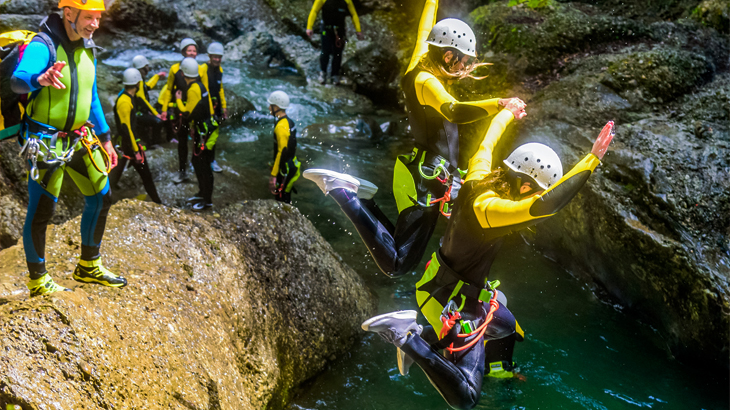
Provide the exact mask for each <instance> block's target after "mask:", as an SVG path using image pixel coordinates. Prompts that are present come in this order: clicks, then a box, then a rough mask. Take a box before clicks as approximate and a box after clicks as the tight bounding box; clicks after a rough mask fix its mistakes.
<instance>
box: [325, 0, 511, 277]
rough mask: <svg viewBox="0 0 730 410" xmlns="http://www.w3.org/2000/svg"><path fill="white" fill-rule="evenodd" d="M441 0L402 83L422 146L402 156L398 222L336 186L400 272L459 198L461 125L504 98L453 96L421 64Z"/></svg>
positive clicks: (379, 255)
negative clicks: (444, 210)
mask: <svg viewBox="0 0 730 410" xmlns="http://www.w3.org/2000/svg"><path fill="white" fill-rule="evenodd" d="M437 6H438V2H437V1H436V0H427V1H426V5H425V7H424V10H423V14H422V15H421V22H420V24H419V28H418V39H417V41H416V48H415V50H414V53H413V56H412V57H411V62H410V64H409V66H408V69H407V71H406V74H405V76H404V78H403V81H402V83H401V86H402V88H403V91H404V93H405V96H406V106H407V108H408V116H409V121H410V124H411V130H412V132H413V134H414V136H415V139H416V149H414V152H413V154H411V155H402V156H400V157H399V159H398V160H397V161H396V165H395V170H394V174H393V194H394V195H395V198H396V203H397V205H398V210H399V212H400V215H399V216H398V221H397V222H396V225H395V227H393V225H392V224H391V223H390V221H388V219H387V217H385V216H384V215H383V214H382V212H379V210H378V208H377V206H376V205H375V203H374V202H373V201H371V200H367V201H366V200H360V199H358V198H357V197H356V196H355V195H350V194H349V193H348V192H340V191H344V190H333V191H332V192H330V196H332V198H334V199H335V201H337V203H338V204H339V205H340V207H341V208H342V210H343V211H344V212H345V214H346V215H347V216H348V218H350V220H351V221H352V223H353V224H354V225H355V228H356V229H357V231H358V233H359V234H360V237H361V238H362V240H363V242H365V245H366V246H367V248H368V250H369V251H370V254H371V255H372V256H373V259H375V262H376V263H377V264H378V267H379V268H380V270H381V271H383V273H385V274H387V275H390V276H400V275H404V274H406V273H409V272H411V271H412V270H413V268H414V267H415V266H416V265H417V264H418V263H419V262H420V260H421V257H422V256H423V254H424V252H425V251H426V245H427V244H428V241H429V239H430V238H431V235H432V234H433V231H434V229H435V227H436V223H437V222H438V219H439V215H440V212H441V204H439V203H438V200H439V199H442V202H450V201H446V198H448V197H449V196H450V198H451V199H452V200H454V199H455V198H456V197H457V195H458V192H459V188H460V186H461V174H460V173H459V172H458V171H457V166H458V165H457V161H458V158H459V129H458V126H457V124H463V123H469V122H473V121H477V120H479V119H483V118H486V117H488V116H490V115H494V114H496V113H497V112H498V110H499V99H497V98H495V99H490V100H484V101H473V102H460V101H457V100H456V98H454V97H453V96H451V95H450V94H449V93H448V92H447V91H446V90H445V88H444V86H443V84H442V83H441V81H440V80H439V79H438V78H436V77H435V76H434V75H433V74H431V73H429V72H427V71H425V70H423V69H422V68H421V67H420V66H419V62H420V61H421V59H422V57H423V56H424V55H425V54H426V52H427V51H428V44H427V43H426V39H427V38H428V33H429V32H430V31H431V28H432V27H433V26H434V24H435V22H436V20H435V19H436V9H437Z"/></svg>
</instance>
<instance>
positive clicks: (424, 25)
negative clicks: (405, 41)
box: [406, 0, 439, 73]
mask: <svg viewBox="0 0 730 410" xmlns="http://www.w3.org/2000/svg"><path fill="white" fill-rule="evenodd" d="M438 6H439V2H438V0H426V4H425V5H424V6H423V12H421V21H420V22H419V23H418V35H417V36H416V48H415V49H414V50H413V55H411V62H410V63H408V69H407V70H406V73H407V72H409V71H411V70H413V69H414V68H415V67H416V65H417V64H418V61H419V60H420V59H421V56H423V55H424V54H426V52H427V51H428V44H426V40H427V39H428V33H430V32H431V29H432V28H433V26H434V25H435V24H436V11H438Z"/></svg>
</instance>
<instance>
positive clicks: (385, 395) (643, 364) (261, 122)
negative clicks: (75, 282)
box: [104, 50, 730, 410]
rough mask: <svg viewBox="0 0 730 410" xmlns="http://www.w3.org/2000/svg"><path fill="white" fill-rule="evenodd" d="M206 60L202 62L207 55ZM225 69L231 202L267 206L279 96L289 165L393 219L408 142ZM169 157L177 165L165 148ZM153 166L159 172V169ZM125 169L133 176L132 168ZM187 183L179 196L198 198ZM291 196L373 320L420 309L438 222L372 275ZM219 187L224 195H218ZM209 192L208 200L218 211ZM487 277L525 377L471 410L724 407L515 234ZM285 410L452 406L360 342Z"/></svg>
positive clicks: (348, 109) (694, 372) (348, 243)
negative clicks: (419, 245)
mask: <svg viewBox="0 0 730 410" xmlns="http://www.w3.org/2000/svg"><path fill="white" fill-rule="evenodd" d="M136 54H144V55H145V56H147V57H148V58H149V59H150V60H151V61H152V62H153V66H154V65H155V64H159V65H160V66H159V67H153V69H159V68H162V65H164V66H165V67H164V68H165V69H167V68H168V67H169V65H171V64H172V63H173V62H176V61H178V59H179V54H177V53H173V52H159V51H153V50H127V51H121V52H117V53H116V54H114V55H113V56H112V57H110V58H107V59H105V60H104V64H107V65H110V66H113V67H119V68H120V69H121V68H122V67H126V66H127V65H128V64H129V62H130V61H131V59H132V57H133V56H134V55H136ZM200 60H201V61H205V56H201V57H200ZM165 61H166V62H165ZM163 63H164V64H163ZM223 66H224V70H225V75H224V84H225V87H226V90H232V91H234V92H235V93H236V94H238V95H240V96H242V97H245V98H246V99H248V100H250V101H251V102H252V103H253V104H254V105H255V106H256V108H257V111H256V112H253V113H247V114H245V115H244V116H243V118H242V121H231V122H229V123H226V124H224V126H223V128H222V129H221V134H220V135H221V136H220V138H219V142H218V146H217V152H218V154H217V160H218V162H219V164H220V165H221V166H223V168H224V175H222V176H220V177H219V174H216V178H227V176H226V175H225V174H226V173H228V174H233V175H236V176H239V177H240V178H238V179H237V180H236V181H240V185H241V186H240V187H238V188H239V189H240V190H239V191H236V192H227V193H225V194H224V195H226V196H228V197H234V198H235V197H236V195H237V192H246V193H247V194H248V196H249V197H252V198H264V199H268V198H271V197H272V195H271V194H269V193H268V189H267V181H268V175H269V166H268V163H269V162H270V161H271V160H272V147H273V137H272V132H273V125H274V119H273V118H272V117H271V116H270V115H268V111H267V105H268V104H267V103H266V98H267V96H268V95H269V94H270V93H271V92H272V91H274V90H283V91H285V92H287V93H288V94H289V96H290V97H291V100H292V107H291V108H290V109H289V110H287V113H288V115H289V117H290V118H292V119H293V120H294V121H295V122H296V124H297V129H298V141H297V157H298V158H299V160H300V161H301V162H302V164H303V169H306V168H315V167H316V168H328V169H333V170H336V171H341V172H347V173H350V174H352V175H355V176H358V177H362V178H365V179H367V180H369V181H371V182H373V183H375V184H376V185H378V187H380V190H379V192H378V194H377V195H376V196H375V199H376V200H378V204H379V205H380V207H381V208H382V209H383V211H384V212H385V213H386V214H387V215H389V216H390V217H391V218H392V220H395V216H396V214H397V211H396V208H395V201H394V199H393V196H392V190H391V188H390V186H389V185H390V182H391V177H392V170H393V163H394V161H395V157H396V155H398V154H400V153H405V152H408V151H410V149H411V142H409V141H408V139H407V138H388V139H384V140H382V141H380V142H374V141H372V140H371V139H369V138H368V136H366V135H358V132H357V131H356V128H357V120H356V114H357V113H359V112H362V111H363V110H366V109H367V108H366V107H363V106H362V105H361V104H360V103H359V102H358V100H349V99H347V98H339V96H340V94H332V95H336V96H337V98H336V99H335V100H334V101H332V100H328V99H326V98H325V97H327V96H329V95H331V94H330V93H329V89H331V88H332V87H333V86H331V85H329V86H327V87H325V88H323V87H320V86H319V85H316V86H307V84H306V81H305V80H304V79H303V78H302V77H301V76H299V75H298V74H297V73H296V72H295V71H292V70H288V69H277V68H272V69H266V70H262V69H259V68H254V67H252V66H248V65H245V64H241V63H233V62H226V61H225V59H224V63H223ZM313 89H314V90H316V92H313V91H312V90H313ZM154 98H156V97H154ZM368 115H369V116H370V117H373V118H375V119H376V120H377V121H378V122H380V123H383V122H386V121H399V120H403V118H404V116H403V114H402V113H399V112H388V111H382V110H378V111H374V112H370V113H368ZM163 149H165V150H167V151H170V155H172V154H173V153H174V155H176V150H175V146H174V145H173V144H169V145H165V146H164V147H163ZM608 160H610V157H609V158H608ZM173 163H174V166H173ZM155 166H159V165H155V164H154V163H153V167H155ZM174 168H176V160H175V161H172V162H170V163H169V169H167V170H164V171H162V172H163V175H162V177H164V178H167V177H168V176H170V175H172V173H173V172H174ZM566 168H568V167H567V166H566ZM126 173H127V174H132V177H133V178H138V176H137V175H135V174H134V173H133V171H129V170H128V171H127V172H126ZM127 177H129V175H127ZM216 181H218V179H217V180H216ZM193 182H194V181H193ZM158 184H163V185H164V184H169V181H160V182H158ZM190 185H191V186H190V187H187V188H185V189H186V190H187V191H193V190H194V189H195V187H193V186H192V185H193V184H190ZM225 186H226V187H227V186H228V185H225ZM295 187H296V190H297V193H296V194H294V195H293V205H294V206H296V207H298V208H299V210H300V211H301V212H302V214H304V215H306V216H307V217H308V218H309V219H310V220H311V221H312V223H313V224H314V225H315V226H316V227H317V228H318V229H319V231H320V232H321V233H322V235H323V236H324V237H325V238H326V239H327V240H328V241H329V242H330V243H331V244H332V246H333V247H334V249H335V250H336V251H337V252H338V253H339V254H340V255H341V256H342V258H343V259H344V260H345V261H346V262H347V263H348V264H349V265H350V266H351V267H353V268H354V269H355V270H356V271H357V272H358V273H359V274H360V275H361V276H362V277H363V279H364V280H365V282H366V283H367V284H368V285H369V286H370V287H371V289H373V291H374V292H375V293H377V295H378V296H379V310H378V311H379V312H388V311H392V310H395V309H417V306H416V303H415V295H414V293H413V286H414V284H415V282H416V281H417V280H418V279H419V278H420V274H421V273H422V272H423V266H424V265H425V261H426V260H427V259H428V255H429V254H430V252H432V251H433V250H435V249H436V247H437V246H438V238H440V236H441V234H442V233H443V230H444V227H445V221H441V223H440V224H439V227H438V228H437V231H436V234H435V235H434V238H433V239H432V241H431V243H430V247H429V251H428V253H427V255H426V256H424V262H423V263H422V264H421V265H420V266H419V268H418V269H417V271H415V272H413V273H412V274H410V275H405V276H404V277H401V278H397V279H391V278H388V277H386V276H385V275H383V274H382V273H380V271H379V270H378V269H377V267H376V266H375V264H374V262H373V261H372V259H371V258H370V256H369V254H368V253H367V250H366V249H365V247H364V246H363V244H362V242H361V241H360V238H359V237H358V236H357V233H356V232H355V231H354V229H353V227H352V225H351V224H350V222H349V221H348V220H347V218H345V216H344V215H343V214H342V212H341V211H340V210H339V208H338V207H337V205H336V204H335V202H334V201H333V200H332V199H330V198H327V197H325V196H324V195H323V194H322V192H321V191H320V190H319V189H318V188H317V186H316V185H315V184H314V183H312V182H311V181H307V180H305V179H303V178H301V179H300V180H299V181H298V182H297V183H296V185H295ZM139 189H140V190H141V188H139ZM216 189H217V190H218V189H220V188H219V186H218V185H216ZM187 191H186V192H187ZM139 193H143V191H138V192H137V194H139ZM217 195H219V193H218V192H217V191H216V192H215V193H214V201H216V196H217ZM179 196H180V198H184V196H185V195H184V194H182V193H181V194H180V195H179ZM163 200H165V198H163ZM165 202H166V203H169V201H165ZM537 229H539V227H538V228H537ZM490 279H491V280H494V279H499V280H500V281H501V282H502V285H501V286H500V290H502V291H503V292H504V293H505V294H506V295H507V297H508V299H509V308H510V310H511V311H512V312H513V313H514V314H515V316H516V318H517V320H518V321H519V322H520V325H521V326H522V328H523V329H524V330H525V332H526V340H525V341H524V342H522V343H518V344H517V346H516V347H515V355H514V360H515V361H516V362H517V364H518V365H519V368H520V373H521V374H522V375H524V378H525V380H523V381H520V380H517V379H511V380H493V379H490V378H485V380H484V385H483V388H482V399H481V402H480V403H479V406H478V407H477V408H478V409H592V410H593V409H595V410H603V409H611V410H614V409H618V410H622V409H638V408H650V409H718V410H726V409H728V408H729V407H730V402H729V399H728V379H727V378H723V377H716V376H713V375H709V374H706V373H704V372H702V369H703V366H690V365H683V364H680V363H678V362H677V361H676V360H674V359H673V358H672V357H671V353H670V352H669V349H668V347H667V346H666V345H665V343H664V342H663V341H662V339H661V337H660V336H659V334H658V332H657V331H656V330H655V329H653V328H651V327H650V326H648V325H646V324H644V323H642V322H640V321H639V320H637V319H636V318H635V317H632V316H629V315H627V314H625V313H624V312H623V311H622V309H621V307H620V306H614V305H611V304H609V303H606V302H605V301H602V300H600V299H599V298H598V297H597V296H596V293H595V292H594V291H593V290H592V289H591V288H590V287H589V286H588V285H586V284H585V283H584V282H583V281H580V280H578V279H576V278H575V277H574V276H572V275H571V274H570V273H569V272H566V271H565V270H564V269H562V268H561V267H560V266H558V265H556V264H555V263H553V262H552V261H550V260H548V259H546V258H545V257H543V256H541V255H540V254H538V253H536V252H535V251H534V250H533V249H532V247H531V246H529V245H528V244H526V243H525V241H524V240H523V239H522V238H521V237H520V236H519V235H513V236H512V237H510V238H508V240H507V241H506V242H505V245H504V246H503V248H502V252H501V254H500V256H499V257H498V259H497V261H496V262H495V264H494V265H493V267H492V271H491V275H490ZM421 319H422V318H421ZM333 337H336V335H333ZM290 408H291V409H297V410H305V409H394V410H395V409H418V410H431V409H439V410H441V409H447V408H448V406H447V405H446V404H445V402H444V400H443V399H442V398H441V397H440V395H439V394H438V392H437V391H436V390H435V389H434V388H433V387H432V386H431V385H430V383H429V381H428V379H427V378H426V377H425V375H424V373H423V372H422V371H421V370H420V369H419V368H418V367H417V366H416V365H414V366H413V367H412V368H411V372H410V374H409V375H408V376H401V375H400V374H399V373H398V369H397V365H396V352H395V349H394V348H393V346H392V345H390V344H386V343H385V342H383V341H382V340H380V338H379V337H377V336H376V335H373V334H368V335H364V337H363V338H362V339H361V340H360V341H359V342H358V343H357V344H356V345H355V346H354V347H353V349H352V351H351V352H350V353H349V354H348V355H346V356H345V357H341V358H339V359H338V360H337V361H335V362H334V363H332V364H331V365H330V366H329V367H328V369H327V370H326V371H325V372H323V373H322V374H321V375H319V376H318V377H316V378H314V379H313V380H310V381H309V382H308V383H306V384H305V385H304V386H302V388H301V390H300V391H299V392H298V394H297V395H296V396H295V398H294V400H293V402H292V403H291V404H290Z"/></svg>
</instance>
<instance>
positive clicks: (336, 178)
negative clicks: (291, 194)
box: [302, 169, 360, 195]
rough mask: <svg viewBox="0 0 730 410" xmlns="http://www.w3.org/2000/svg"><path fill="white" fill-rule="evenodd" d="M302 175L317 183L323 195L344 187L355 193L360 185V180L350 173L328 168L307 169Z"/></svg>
mask: <svg viewBox="0 0 730 410" xmlns="http://www.w3.org/2000/svg"><path fill="white" fill-rule="evenodd" d="M302 176H303V177H304V178H306V179H308V180H310V181H313V182H314V183H315V184H317V186H318V187H319V189H321V190H322V192H324V194H325V195H327V194H328V193H329V192H330V191H332V190H333V189H337V188H344V189H347V190H348V191H352V192H355V193H357V190H358V188H359V187H360V182H358V180H357V179H355V178H353V177H351V176H350V175H347V174H341V173H339V172H335V171H330V170H328V169H308V170H306V171H304V172H303V173H302Z"/></svg>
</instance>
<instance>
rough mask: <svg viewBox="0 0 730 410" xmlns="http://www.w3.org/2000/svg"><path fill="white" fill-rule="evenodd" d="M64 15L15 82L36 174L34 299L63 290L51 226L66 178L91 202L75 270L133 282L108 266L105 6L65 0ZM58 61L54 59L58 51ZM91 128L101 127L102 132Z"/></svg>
mask: <svg viewBox="0 0 730 410" xmlns="http://www.w3.org/2000/svg"><path fill="white" fill-rule="evenodd" d="M58 7H59V8H60V9H62V16H59V15H58V14H55V13H54V14H51V15H50V16H48V17H47V18H46V19H45V20H44V21H43V22H42V24H41V32H42V33H45V35H47V36H48V37H50V39H51V40H52V43H53V47H54V49H53V50H51V49H50V48H49V45H47V44H46V43H45V42H44V41H41V39H40V38H39V37H38V36H36V37H35V38H34V39H33V41H31V42H30V44H28V47H26V49H25V51H24V57H23V58H22V60H21V61H20V63H19V64H18V67H16V69H15V71H14V72H13V75H12V77H11V79H10V82H11V88H12V90H13V92H15V93H17V94H26V93H28V94H29V102H28V106H27V107H26V112H25V118H24V122H23V126H22V130H21V142H22V143H23V144H24V145H23V148H22V151H21V155H23V156H24V157H25V158H26V159H27V160H28V164H29V167H30V171H29V172H28V212H27V214H26V217H25V225H24V226H23V247H24V250H25V258H26V262H27V264H28V271H29V275H30V282H28V289H29V290H30V295H31V296H37V295H42V294H47V293H52V292H57V291H60V290H68V289H65V288H63V287H62V286H59V285H57V284H56V283H55V282H54V281H53V279H52V278H51V276H50V275H49V274H48V271H47V270H46V266H45V262H46V260H45V248H46V228H47V225H48V222H49V221H50V219H51V217H52V216H53V212H54V210H55V207H56V202H57V201H58V194H59V192H60V190H61V183H62V182H63V176H64V173H68V175H69V176H70V177H71V179H72V180H73V182H74V183H75V184H76V186H77V187H78V188H79V190H81V193H82V194H83V195H84V197H85V204H84V210H83V212H82V214H81V258H80V259H79V262H78V265H76V269H75V270H74V272H73V278H74V280H76V281H79V282H91V283H99V284H102V285H105V286H112V287H122V286H125V285H126V284H127V280H126V279H124V278H122V277H119V276H117V275H115V274H114V273H112V272H110V271H109V270H107V269H106V268H105V267H104V265H103V264H102V258H101V251H100V248H101V240H102V237H103V235H104V228H105V226H106V219H107V214H108V213H109V207H110V206H111V190H110V188H109V179H108V177H107V172H108V171H109V169H110V168H113V167H114V166H116V164H117V154H116V152H115V151H114V147H113V146H112V144H111V142H110V135H109V126H108V125H107V123H106V120H105V119H104V112H103V111H102V108H101V101H100V100H99V95H98V93H97V88H96V50H97V46H96V45H95V44H94V41H93V40H92V37H93V35H94V32H95V31H96V30H97V29H98V28H99V22H100V21H101V13H102V12H103V11H104V10H105V7H104V2H103V1H102V0H83V1H82V0H60V1H59V3H58ZM51 51H53V52H54V53H55V56H56V59H55V61H52V57H51V56H52V53H51ZM90 122H91V123H93V124H95V125H96V131H97V132H98V134H95V132H94V130H92V125H90Z"/></svg>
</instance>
